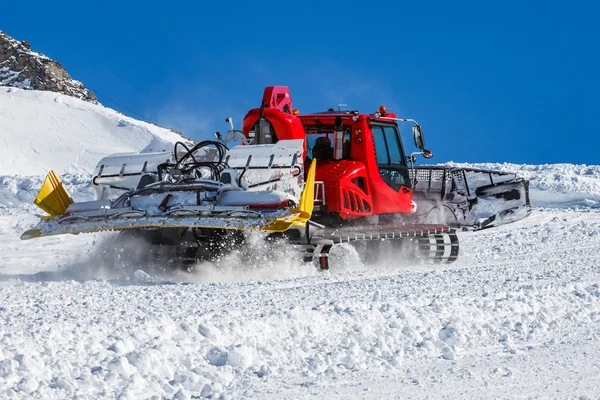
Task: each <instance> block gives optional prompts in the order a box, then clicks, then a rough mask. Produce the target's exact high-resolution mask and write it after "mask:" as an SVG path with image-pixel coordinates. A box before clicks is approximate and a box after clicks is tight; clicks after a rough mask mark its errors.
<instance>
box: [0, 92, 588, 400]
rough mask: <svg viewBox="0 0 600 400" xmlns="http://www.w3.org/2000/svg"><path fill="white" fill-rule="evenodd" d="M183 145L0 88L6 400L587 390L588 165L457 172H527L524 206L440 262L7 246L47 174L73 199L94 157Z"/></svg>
mask: <svg viewBox="0 0 600 400" xmlns="http://www.w3.org/2000/svg"><path fill="white" fill-rule="evenodd" d="M24 121H26V122H24ZM92 133H93V134H92ZM179 139H180V136H178V135H177V134H175V133H173V132H170V131H168V130H164V129H162V128H158V127H156V126H153V125H149V124H145V123H140V122H138V121H134V120H132V119H130V118H127V117H125V116H123V115H121V114H118V113H116V112H114V111H112V110H110V109H106V108H103V107H98V106H94V105H91V104H89V103H84V102H81V101H79V100H76V99H72V98H68V97H65V96H63V95H57V94H55V93H49V92H43V93H41V92H31V91H22V90H15V89H7V88H0V157H1V158H0V162H2V170H1V171H0V249H1V251H0V398H1V399H5V398H6V399H11V398H16V399H29V398H43V399H67V398H68V399H70V398H75V397H79V398H122V399H159V398H166V399H172V398H173V399H190V398H213V399H216V398H223V399H228V398H229V399H237V398H243V399H280V398H307V397H312V398H317V397H318V398H328V399H329V398H332V399H336V398H339V399H348V398H372V399H382V398H383V399H397V398H447V399H456V398H515V397H519V398H578V399H580V398H598V397H600V383H599V381H598V375H599V374H600V333H599V332H600V208H599V206H598V205H599V204H600V166H582V165H570V164H558V165H538V166H535V165H507V164H484V165H465V166H472V167H479V168H489V169H502V170H511V171H515V172H517V173H519V174H521V175H523V176H526V177H528V178H529V179H530V182H531V197H532V204H533V207H534V209H533V211H532V214H531V215H530V216H529V217H528V218H526V219H524V220H522V221H518V222H516V223H513V224H510V225H504V226H500V227H498V228H492V229H489V230H484V231H479V232H460V233H459V238H460V241H461V254H460V257H459V260H458V261H457V262H456V263H455V264H452V265H450V266H436V265H403V264H402V262H401V261H399V260H389V261H388V262H384V263H381V264H379V265H363V264H362V263H361V262H360V260H358V258H357V257H356V253H355V252H354V251H353V249H352V248H348V247H346V248H338V249H336V250H334V253H333V254H332V269H331V271H329V272H326V273H322V272H320V271H318V270H316V269H315V268H314V267H311V266H307V265H305V264H302V263H300V262H299V260H300V257H299V256H298V255H296V254H294V253H293V251H291V250H290V251H288V250H284V249H276V251H271V252H269V253H266V252H262V251H261V245H260V243H261V241H260V238H253V239H252V240H256V242H254V243H252V244H253V245H252V246H250V247H251V248H252V249H251V251H250V252H249V253H246V252H244V253H242V252H239V253H238V252H235V253H233V254H231V255H230V256H228V257H226V258H224V259H223V260H221V261H220V262H218V263H215V264H209V263H203V264H199V265H197V268H196V270H195V271H194V272H192V273H165V272H156V271H155V272H151V273H150V274H148V273H145V272H142V271H141V269H143V268H144V267H145V266H144V265H134V266H133V268H131V269H126V270H114V269H107V268H106V265H105V259H106V249H107V246H106V243H109V242H110V241H111V240H114V237H115V235H114V233H98V234H89V235H77V236H62V237H48V238H41V239H38V240H30V241H26V242H23V241H20V240H19V235H20V234H21V233H22V232H23V231H24V230H25V229H27V228H29V227H30V226H31V225H32V224H34V223H35V222H36V220H37V219H38V218H39V217H40V216H41V215H42V212H41V211H40V210H38V209H37V208H36V207H35V206H34V205H32V204H31V202H32V201H33V198H34V196H35V194H36V193H37V190H38V188H39V187H40V185H41V183H42V181H43V175H44V173H45V172H46V170H47V169H50V168H55V169H57V170H58V171H59V172H60V173H61V175H62V179H63V181H64V183H65V184H66V186H67V189H68V190H69V192H70V193H71V194H72V195H73V197H74V198H75V199H76V200H85V199H89V198H90V196H91V188H90V176H89V173H90V171H91V169H92V168H93V167H94V166H95V163H96V161H97V159H98V158H99V157H101V156H102V155H105V154H108V153H113V152H116V151H136V150H139V149H141V148H152V149H153V150H157V149H160V147H161V146H166V149H167V150H170V148H171V144H170V142H172V141H174V140H179ZM463 165H464V164H463ZM296 260H298V261H296Z"/></svg>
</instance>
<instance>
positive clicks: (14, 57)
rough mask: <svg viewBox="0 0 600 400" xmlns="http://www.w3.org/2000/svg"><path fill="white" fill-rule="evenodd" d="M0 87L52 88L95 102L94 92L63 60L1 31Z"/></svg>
mask: <svg viewBox="0 0 600 400" xmlns="http://www.w3.org/2000/svg"><path fill="white" fill-rule="evenodd" d="M0 86H14V87H20V88H23V89H33V90H49V91H52V92H58V93H63V94H66V95H69V96H73V97H76V98H78V99H82V100H86V101H89V102H92V103H98V99H97V97H96V95H94V93H93V92H92V91H91V90H89V89H87V88H86V87H85V86H84V85H83V83H81V82H79V81H76V80H74V79H72V78H71V76H70V75H69V74H68V73H67V71H66V70H65V69H64V68H63V66H62V65H60V63H58V62H56V61H54V60H52V59H50V58H48V57H46V56H45V55H43V54H41V53H38V52H36V51H32V50H31V46H30V44H29V42H27V41H22V42H19V41H18V40H15V39H13V38H12V37H10V36H8V35H7V34H6V33H4V32H2V31H0Z"/></svg>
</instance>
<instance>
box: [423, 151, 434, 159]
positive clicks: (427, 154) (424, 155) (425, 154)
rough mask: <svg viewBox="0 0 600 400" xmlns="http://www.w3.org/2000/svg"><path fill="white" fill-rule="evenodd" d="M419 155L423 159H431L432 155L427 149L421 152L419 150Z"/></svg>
mask: <svg viewBox="0 0 600 400" xmlns="http://www.w3.org/2000/svg"><path fill="white" fill-rule="evenodd" d="M421 155H422V156H423V157H425V158H431V157H433V153H432V152H430V151H429V150H427V149H423V150H421Z"/></svg>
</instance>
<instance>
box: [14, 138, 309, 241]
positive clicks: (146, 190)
mask: <svg viewBox="0 0 600 400" xmlns="http://www.w3.org/2000/svg"><path fill="white" fill-rule="evenodd" d="M292 144H293V143H292ZM298 145H301V142H299V143H296V145H295V146H293V145H288V147H286V150H285V152H283V153H282V152H281V151H279V150H278V149H277V148H273V147H264V151H265V152H267V153H266V154H267V158H268V159H269V158H272V157H271V154H273V153H277V152H278V151H279V153H277V154H279V155H280V157H281V158H285V159H287V158H293V159H294V161H291V163H292V166H294V167H296V168H298V171H300V172H299V174H301V168H300V167H298V166H297V164H296V161H295V160H296V159H297V157H294V154H296V153H295V152H297V151H299V147H298ZM289 149H291V152H290V150H289ZM235 154H236V153H235V152H230V156H231V155H234V156H235ZM143 157H147V156H143ZM130 158H131V157H130ZM255 158H257V157H255ZM248 159H249V157H248ZM128 161H129V162H130V163H131V160H130V159H128ZM241 161H243V165H244V168H247V167H248V162H249V161H246V158H244V157H242V158H241ZM230 163H231V164H233V165H235V161H233V160H231V157H230ZM145 165H147V164H145ZM258 167H259V168H260V167H261V166H260V165H259V166H258ZM280 168H283V166H280ZM260 171H261V170H259V172H260ZM315 171H316V161H313V162H312V164H311V166H310V169H309V171H308V174H307V177H306V183H305V184H304V188H303V189H302V192H301V193H299V200H298V198H297V197H294V196H291V195H290V194H288V193H286V192H282V191H279V190H276V189H275V190H255V191H250V190H244V189H243V188H241V187H239V186H238V185H239V184H237V185H236V182H237V181H239V179H236V178H237V177H238V176H239V175H241V174H242V173H240V174H238V173H237V172H236V171H235V170H233V169H231V168H230V169H224V170H223V172H222V174H221V181H216V180H206V179H195V180H185V181H182V182H175V183H173V182H168V181H158V182H154V183H149V184H147V185H144V186H141V187H139V188H137V189H130V190H128V191H126V192H125V193H123V194H122V195H121V196H119V197H118V198H116V199H113V200H110V199H100V200H95V201H88V202H81V203H72V200H71V199H70V197H69V196H68V194H67V193H66V191H65V190H64V188H63V187H62V184H61V183H60V180H59V179H58V177H57V176H56V175H55V174H54V173H53V172H52V173H51V174H49V178H47V180H46V183H45V184H44V186H43V187H42V189H41V191H40V194H39V195H38V198H39V199H42V200H41V201H38V199H36V204H38V205H39V206H40V208H42V209H43V210H44V211H46V212H48V213H49V214H50V216H46V217H42V220H41V221H40V222H39V223H38V224H37V225H36V226H35V227H33V228H32V229H29V230H27V231H26V232H24V233H23V234H22V235H21V239H23V240H26V239H33V238H38V237H43V236H53V235H61V234H67V233H71V234H79V233H91V232H102V231H123V230H130V229H170V228H191V229H227V230H253V231H264V232H285V231H287V230H288V229H290V228H292V227H299V228H303V227H305V226H306V223H307V222H308V221H309V220H310V218H311V216H312V210H313V207H314V181H315ZM244 172H246V171H244ZM272 174H274V176H281V172H279V171H278V168H277V166H275V165H272V166H271V167H269V170H268V171H267V175H265V177H263V178H262V179H264V181H260V180H259V185H264V183H263V182H267V183H270V184H273V183H272V182H273V181H274V179H272V178H271V177H272ZM277 179H279V178H277ZM140 181H141V180H140ZM232 182H233V183H232ZM111 185H112V183H111ZM296 203H298V206H297V207H296V206H295V204H296Z"/></svg>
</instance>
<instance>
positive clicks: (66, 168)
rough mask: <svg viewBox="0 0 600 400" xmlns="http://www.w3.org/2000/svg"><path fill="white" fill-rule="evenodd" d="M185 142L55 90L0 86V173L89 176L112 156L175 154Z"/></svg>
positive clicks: (178, 137) (174, 135)
mask: <svg viewBox="0 0 600 400" xmlns="http://www.w3.org/2000/svg"><path fill="white" fill-rule="evenodd" d="M183 139H184V138H183V137H182V136H181V135H179V134H178V133H176V132H174V131H171V130H169V129H165V128H162V127H159V126H157V125H153V124H149V123H146V122H141V121H137V120H134V119H133V118H129V117H127V116H125V115H123V114H121V113H118V112H117V111H114V110H112V109H110V108H107V107H104V106H101V105H96V104H91V103H88V102H85V101H83V100H79V99H76V98H73V97H70V96H66V95H63V94H60V93H54V92H41V91H34V90H22V89H18V88H14V87H2V86H0V175H3V176H14V175H45V174H46V173H47V172H48V171H49V170H50V169H54V170H55V171H56V172H57V173H59V174H64V173H91V172H92V171H93V169H94V168H95V167H96V163H97V162H98V161H99V160H100V159H101V158H102V157H104V156H107V155H109V154H113V153H119V152H120V153H123V152H134V151H135V152H137V151H140V150H143V151H148V152H149V151H163V150H166V151H172V149H173V143H174V142H176V141H179V140H183Z"/></svg>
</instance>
